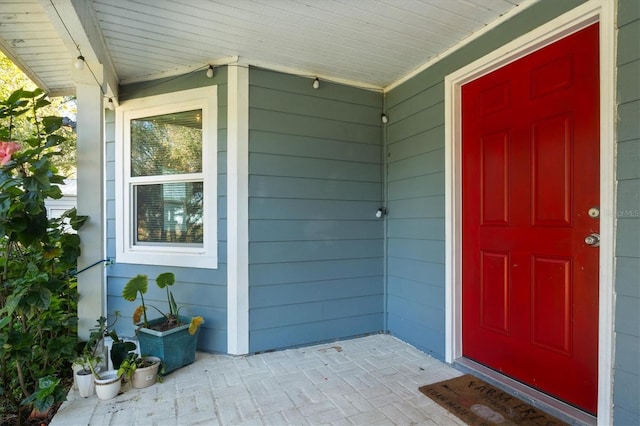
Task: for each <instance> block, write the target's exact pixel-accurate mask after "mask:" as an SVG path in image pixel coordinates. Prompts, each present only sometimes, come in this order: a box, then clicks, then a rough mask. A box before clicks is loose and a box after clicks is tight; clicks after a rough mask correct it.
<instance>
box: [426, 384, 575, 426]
mask: <svg viewBox="0 0 640 426" xmlns="http://www.w3.org/2000/svg"><path fill="white" fill-rule="evenodd" d="M419 389H420V392H422V393H423V394H425V395H426V396H428V397H429V398H431V399H432V400H434V401H435V402H437V403H438V404H439V405H441V406H442V407H444V408H446V409H447V410H448V411H449V412H451V413H453V414H455V415H456V416H458V417H459V418H460V419H462V420H463V421H464V422H466V423H467V424H469V425H472V426H490V425H504V426H506V425H535V426H560V425H567V423H565V422H563V421H562V420H560V419H558V418H556V417H554V416H551V415H549V414H547V413H545V412H544V411H541V410H540V409H538V408H536V407H534V406H532V405H530V404H527V403H526V402H524V401H522V400H520V399H518V398H516V397H514V396H512V395H509V394H508V393H506V392H504V391H502V390H500V389H498V388H496V387H495V386H493V385H490V384H489V383H487V382H485V381H483V380H480V379H478V378H477V377H474V376H472V375H470V374H465V375H464V376H460V377H456V378H454V379H450V380H445V381H443V382H438V383H433V384H431V385H426V386H422V387H420V388H419Z"/></svg>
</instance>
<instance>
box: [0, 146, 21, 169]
mask: <svg viewBox="0 0 640 426" xmlns="http://www.w3.org/2000/svg"><path fill="white" fill-rule="evenodd" d="M20 148H22V146H20V144H19V143H17V142H0V166H4V165H5V164H7V163H8V162H9V161H11V154H13V153H14V152H16V151H19V150H20Z"/></svg>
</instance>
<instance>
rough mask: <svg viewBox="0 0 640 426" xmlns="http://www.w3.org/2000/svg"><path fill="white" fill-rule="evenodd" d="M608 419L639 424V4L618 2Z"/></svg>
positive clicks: (625, 423)
mask: <svg viewBox="0 0 640 426" xmlns="http://www.w3.org/2000/svg"><path fill="white" fill-rule="evenodd" d="M618 31H619V32H618V55H617V65H618V90H617V102H618V127H617V131H618V159H617V179H618V193H617V201H618V206H617V218H618V220H617V241H616V317H615V331H616V340H615V341H616V351H615V353H616V359H615V366H614V367H615V375H614V420H615V423H616V424H620V425H638V424H640V2H639V1H637V0H620V1H619V3H618Z"/></svg>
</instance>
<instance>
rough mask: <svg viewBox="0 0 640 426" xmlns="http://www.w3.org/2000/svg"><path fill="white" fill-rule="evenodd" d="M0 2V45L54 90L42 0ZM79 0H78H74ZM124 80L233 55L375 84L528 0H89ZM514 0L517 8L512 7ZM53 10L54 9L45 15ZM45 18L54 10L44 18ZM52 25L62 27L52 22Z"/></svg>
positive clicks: (59, 65)
mask: <svg viewBox="0 0 640 426" xmlns="http://www.w3.org/2000/svg"><path fill="white" fill-rule="evenodd" d="M60 1H62V0H0V47H2V49H3V50H4V51H5V53H8V54H9V56H10V57H11V58H12V59H13V60H14V62H17V63H18V64H19V66H21V67H22V68H23V69H26V70H28V71H29V72H28V73H29V74H30V75H31V76H37V80H38V81H37V83H39V84H40V85H41V86H43V85H44V86H45V87H46V88H48V89H49V90H50V91H52V92H56V91H57V92H64V91H65V90H72V87H73V84H72V80H71V70H70V69H69V68H70V62H71V61H72V59H73V58H74V57H75V56H77V52H70V51H69V50H68V49H65V47H64V43H63V42H62V41H60V37H62V36H64V35H60V34H59V32H58V33H57V34H56V32H55V27H54V26H52V24H51V23H48V22H47V14H45V13H44V12H43V5H45V6H50V4H54V5H55V4H56V3H58V2H60ZM71 1H76V0H71ZM86 1H90V2H91V5H92V7H93V10H94V11H95V18H96V22H97V23H98V28H91V29H89V31H96V32H99V33H101V34H100V35H101V38H102V39H103V40H104V43H105V45H106V48H107V50H108V55H109V57H110V58H111V60H112V62H113V67H114V69H115V73H116V75H117V78H118V80H119V81H120V83H122V84H127V83H131V82H137V81H145V80H151V79H155V78H161V77H167V76H172V75H177V74H181V73H185V72H189V71H193V70H196V69H200V68H202V67H206V66H207V64H214V65H215V64H221V63H229V62H233V61H234V60H235V59H236V58H238V61H239V62H240V63H242V64H248V65H255V66H261V67H265V68H272V69H276V70H286V71H289V72H295V73H297V74H302V75H309V76H319V77H320V78H325V79H330V80H334V81H339V82H345V83H349V84H353V85H356V86H362V87H370V88H378V89H381V88H383V87H387V86H389V85H391V84H392V83H394V82H396V81H398V80H400V79H402V78H403V77H404V76H406V75H407V74H409V73H411V72H412V71H414V70H416V69H418V68H420V66H421V65H423V64H425V63H427V62H429V61H430V60H433V59H434V58H436V57H437V56H439V55H441V54H443V53H444V52H446V51H448V50H450V49H451V48H452V47H454V46H456V45H458V44H459V43H461V42H463V41H464V40H465V39H468V38H470V37H472V35H473V34H474V33H477V32H478V31H481V30H483V29H484V28H486V27H487V26H490V25H491V23H492V22H494V21H496V20H497V19H499V18H500V17H501V16H503V15H504V14H506V13H513V11H514V10H519V8H521V7H524V6H523V4H525V3H527V4H530V3H531V0H314V1H301V0H136V1H133V0H86ZM519 4H521V6H519ZM49 16H51V14H49ZM51 18H52V19H53V18H54V17H51ZM58 27H59V25H58Z"/></svg>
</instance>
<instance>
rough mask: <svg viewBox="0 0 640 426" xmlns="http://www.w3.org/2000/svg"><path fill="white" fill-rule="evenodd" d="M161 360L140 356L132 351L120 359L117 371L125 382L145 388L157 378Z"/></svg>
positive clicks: (137, 387) (138, 387)
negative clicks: (123, 358) (120, 362)
mask: <svg viewBox="0 0 640 426" xmlns="http://www.w3.org/2000/svg"><path fill="white" fill-rule="evenodd" d="M161 362H162V361H161V360H160V358H158V357H154V356H144V357H140V356H137V355H136V354H133V353H132V354H129V356H128V357H127V358H126V359H125V360H124V361H122V364H120V369H119V370H118V373H122V378H123V380H124V381H125V382H126V383H130V384H131V386H133V387H134V388H136V389H142V388H146V387H149V386H151V385H153V384H154V383H155V382H156V381H157V380H158V370H159V369H160V364H161Z"/></svg>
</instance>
